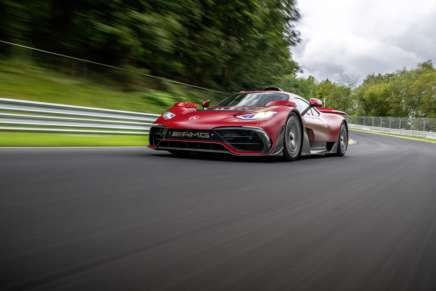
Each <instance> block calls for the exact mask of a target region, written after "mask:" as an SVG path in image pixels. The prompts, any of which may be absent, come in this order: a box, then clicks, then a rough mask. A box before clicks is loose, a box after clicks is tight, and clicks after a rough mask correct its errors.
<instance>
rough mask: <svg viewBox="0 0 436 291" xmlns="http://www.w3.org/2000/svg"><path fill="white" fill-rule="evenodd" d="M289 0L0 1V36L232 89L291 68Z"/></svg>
mask: <svg viewBox="0 0 436 291" xmlns="http://www.w3.org/2000/svg"><path fill="white" fill-rule="evenodd" d="M298 19H299V14H298V11H297V10H296V5H295V0H245V1H237V0H234V1H221V0H207V1H202V0H183V1H182V0H174V1H168V0H94V1H87V0H86V1H85V0H75V1H68V0H32V1H30V0H23V1H12V0H0V38H1V39H3V40H7V41H15V42H20V43H25V44H28V45H32V46H35V47H38V48H42V49H46V50H50V51H56V52H60V53H64V54H68V55H73V56H77V57H82V58H88V59H92V60H95V61H99V62H103V63H108V64H111V65H116V66H123V67H126V66H134V67H140V68H144V69H147V70H148V71H149V72H150V73H152V74H155V75H159V76H164V77H168V78H173V79H177V80H180V81H185V82H189V83H193V84H197V85H202V86H207V87H213V88H218V89H227V90H237V89H240V88H241V87H255V86H262V85H264V84H269V83H272V82H275V81H277V80H278V79H279V78H281V76H282V75H284V74H291V73H293V72H295V70H296V69H297V65H296V64H295V63H294V62H293V61H292V58H291V55H290V52H289V46H293V45H295V44H296V43H297V42H298V41H299V35H298V33H297V32H296V31H295V28H294V26H293V25H294V22H295V21H297V20H298Z"/></svg>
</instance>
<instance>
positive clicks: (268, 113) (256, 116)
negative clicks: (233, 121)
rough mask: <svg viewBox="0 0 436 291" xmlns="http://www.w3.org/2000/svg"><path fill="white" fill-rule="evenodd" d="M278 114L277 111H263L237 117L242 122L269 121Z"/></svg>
mask: <svg viewBox="0 0 436 291" xmlns="http://www.w3.org/2000/svg"><path fill="white" fill-rule="evenodd" d="M276 113H277V112H275V111H262V112H255V113H247V114H242V115H236V118H239V119H242V120H258V119H268V118H271V117H273V116H274V115H275V114H276Z"/></svg>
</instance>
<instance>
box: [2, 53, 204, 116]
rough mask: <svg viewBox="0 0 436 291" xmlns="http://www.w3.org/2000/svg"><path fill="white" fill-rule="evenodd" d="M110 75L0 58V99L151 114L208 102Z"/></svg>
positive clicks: (184, 90)
mask: <svg viewBox="0 0 436 291" xmlns="http://www.w3.org/2000/svg"><path fill="white" fill-rule="evenodd" d="M108 70H109V69H108ZM109 73H110V72H106V74H105V73H101V74H100V75H98V78H97V77H93V78H91V77H90V76H89V74H88V75H83V74H66V73H60V72H57V71H54V70H51V69H47V68H43V67H41V66H40V65H37V64H35V63H34V62H32V61H31V60H29V59H28V58H11V59H0V97H3V98H13V99H24V100H31V101H40V102H49V103H60V104H68V105H79V106H89V107H98V108H108V109H117V110H128V111H139V112H150V113H161V112H162V111H163V110H165V109H167V108H168V107H170V106H171V105H172V104H174V103H175V102H178V101H187V100H189V101H197V102H198V101H199V100H202V99H207V97H206V96H205V95H204V94H206V92H200V91H196V90H194V89H192V88H188V87H186V86H177V85H174V84H166V85H165V88H162V89H152V88H153V87H150V86H149V87H143V85H141V86H139V85H138V86H127V81H125V82H123V81H118V82H115V81H114V80H113V79H110V78H109V77H107V76H106V75H109ZM149 81H151V80H149ZM123 84H124V86H123ZM127 87H130V88H129V89H127Z"/></svg>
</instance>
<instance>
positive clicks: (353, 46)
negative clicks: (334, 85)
mask: <svg viewBox="0 0 436 291" xmlns="http://www.w3.org/2000/svg"><path fill="white" fill-rule="evenodd" d="M298 7H299V9H300V12H301V14H302V19H301V20H300V22H299V23H298V25H297V29H298V30H299V31H300V32H301V36H302V42H301V44H300V45H298V46H297V47H296V48H293V49H292V51H293V54H294V57H295V59H296V60H297V62H298V63H299V64H300V66H301V67H302V68H303V70H304V74H303V75H304V76H307V75H314V76H315V77H316V78H317V79H325V78H329V79H331V80H334V81H347V80H353V79H359V80H361V79H363V78H364V77H365V76H366V75H367V74H370V73H385V72H392V71H396V70H399V69H402V68H404V67H413V66H416V64H417V63H419V62H423V61H426V60H430V59H431V60H433V63H435V60H436V0H413V1H411V0H299V1H298Z"/></svg>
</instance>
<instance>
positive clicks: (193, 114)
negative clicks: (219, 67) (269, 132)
mask: <svg viewBox="0 0 436 291" xmlns="http://www.w3.org/2000/svg"><path fill="white" fill-rule="evenodd" d="M253 109H254V108H251V110H248V109H247V108H231V109H230V108H225V107H216V108H211V109H207V110H194V111H186V112H183V111H178V112H175V111H172V110H171V111H172V112H173V113H174V114H175V115H176V116H175V117H174V118H172V119H170V120H165V119H163V118H162V117H160V118H158V120H157V121H156V122H155V123H157V124H161V125H164V126H165V127H169V128H190V129H212V128H215V127H224V126H243V125H244V126H247V125H248V126H250V125H251V126H253V125H256V124H257V121H246V120H241V119H239V118H236V117H235V116H237V115H241V114H247V113H250V112H258V111H262V110H265V109H264V108H257V109H255V110H253Z"/></svg>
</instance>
